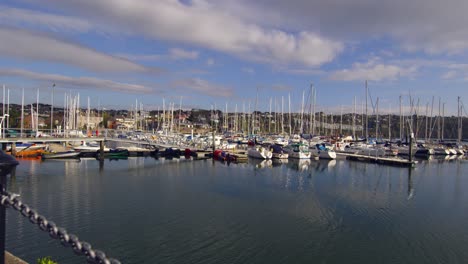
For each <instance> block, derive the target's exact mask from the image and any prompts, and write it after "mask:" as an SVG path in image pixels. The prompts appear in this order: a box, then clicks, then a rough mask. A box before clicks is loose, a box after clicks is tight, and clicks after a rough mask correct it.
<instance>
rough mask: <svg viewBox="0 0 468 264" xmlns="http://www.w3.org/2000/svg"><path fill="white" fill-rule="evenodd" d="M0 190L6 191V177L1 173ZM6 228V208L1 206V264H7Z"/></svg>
mask: <svg viewBox="0 0 468 264" xmlns="http://www.w3.org/2000/svg"><path fill="white" fill-rule="evenodd" d="M0 173H1V175H0V189H1V190H2V191H3V190H6V175H3V173H2V172H0ZM5 226H6V208H5V206H0V264H5V236H6V234H5Z"/></svg>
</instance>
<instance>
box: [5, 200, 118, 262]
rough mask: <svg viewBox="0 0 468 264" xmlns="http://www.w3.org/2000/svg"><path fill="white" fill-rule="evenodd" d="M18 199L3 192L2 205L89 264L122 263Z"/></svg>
mask: <svg viewBox="0 0 468 264" xmlns="http://www.w3.org/2000/svg"><path fill="white" fill-rule="evenodd" d="M18 197H19V195H18V194H15V193H10V192H6V191H3V192H2V196H1V205H2V206H5V207H6V208H9V207H10V208H13V209H15V210H16V211H18V212H20V213H21V214H22V215H23V216H24V217H27V218H28V219H29V221H31V223H33V224H37V225H38V227H39V229H41V230H42V231H45V232H47V233H49V235H50V237H52V238H54V239H58V240H60V243H62V245H64V246H65V247H71V248H72V249H73V252H75V254H77V255H85V256H86V259H87V261H88V263H95V264H120V261H118V260H116V259H113V258H108V257H107V256H106V254H105V253H104V252H102V251H100V250H96V249H93V248H92V247H91V245H90V244H89V243H88V242H85V241H80V240H79V239H78V237H77V236H76V235H74V234H69V233H68V232H67V231H66V230H65V229H64V228H61V227H58V226H57V225H55V223H54V222H52V221H49V220H47V218H45V217H44V216H42V215H40V214H38V213H37V212H36V210H34V209H32V208H31V207H29V206H28V205H27V204H24V203H22V202H21V200H19V199H18Z"/></svg>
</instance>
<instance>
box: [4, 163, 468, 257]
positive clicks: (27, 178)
mask: <svg viewBox="0 0 468 264" xmlns="http://www.w3.org/2000/svg"><path fill="white" fill-rule="evenodd" d="M285 161H286V160H285ZM98 169H99V162H98V161H97V160H95V159H90V160H82V162H70V161H63V162H62V161H61V162H58V161H57V162H52V161H50V162H49V161H47V162H39V163H37V162H34V161H27V162H24V163H22V164H20V166H19V167H18V171H17V173H16V175H17V176H16V180H11V181H10V182H11V186H10V187H11V189H12V191H15V190H16V191H17V192H19V193H21V194H22V198H23V200H24V201H25V202H28V203H30V204H32V205H34V207H36V208H37V209H38V211H39V212H41V213H42V214H44V215H46V216H48V217H51V218H52V219H53V220H54V221H55V222H56V223H57V224H60V225H63V226H66V227H67V228H68V227H70V229H71V230H73V231H76V233H77V234H78V235H80V236H83V237H86V238H87V240H89V242H91V243H92V244H93V245H97V246H96V247H98V245H106V246H107V248H106V251H108V252H109V254H111V255H112V256H116V257H118V258H120V259H121V260H122V262H124V263H201V262H210V263H237V262H244V263H299V264H302V263H304V264H305V263H310V262H311V260H314V261H313V262H320V263H322V262H323V263H345V262H346V261H347V260H348V258H349V256H353V257H355V258H359V260H364V261H361V262H360V263H375V262H378V263H404V262H405V261H404V260H407V259H413V260H417V261H416V262H427V263H435V262H440V261H439V260H440V259H445V257H446V256H451V261H447V262H450V263H463V262H464V260H466V259H468V252H467V251H466V247H465V245H466V243H465V242H466V241H465V240H466V239H465V238H468V230H466V229H465V228H462V227H463V225H464V224H465V220H466V219H468V195H467V194H466V193H465V192H464V191H463V190H464V188H465V187H467V186H468V177H467V176H466V175H465V174H466V173H465V172H466V171H467V170H468V163H467V162H462V161H460V160H454V161H453V162H452V161H451V162H440V163H438V162H423V163H419V164H417V166H416V168H414V169H408V168H400V167H392V166H383V165H378V164H368V163H363V162H350V161H346V160H318V161H314V160H313V161H310V160H297V159H296V160H292V159H291V160H288V161H287V162H283V161H279V160H254V159H249V161H248V163H244V164H235V163H233V164H231V165H230V166H227V164H223V163H219V162H216V163H212V162H211V161H191V160H185V159H180V160H179V159H173V160H166V159H164V158H161V159H158V160H154V159H152V158H129V159H128V160H121V161H115V162H114V161H110V162H109V161H108V160H105V162H104V170H103V171H102V174H101V175H98ZM32 171H34V173H32ZM64 174H65V177H64ZM12 177H13V176H12ZM9 217H10V219H9V220H10V221H9V222H8V224H9V226H8V230H7V232H8V233H9V235H8V236H7V245H9V247H10V248H11V249H12V250H13V251H14V253H16V254H18V255H20V256H22V257H24V258H25V259H26V260H27V261H29V262H30V263H33V261H34V260H35V258H36V257H37V255H41V256H42V255H53V256H57V260H59V262H60V263H72V264H74V263H81V262H80V261H81V260H82V259H80V258H75V257H74V256H73V255H71V254H68V253H70V252H68V251H67V250H66V249H62V248H60V247H53V246H51V245H50V243H40V244H37V243H36V244H34V243H30V241H41V239H42V236H43V234H42V233H40V232H37V230H36V229H37V228H36V227H35V226H33V225H31V224H30V223H29V221H28V220H27V219H23V217H22V216H21V215H20V214H9ZM129 223H131V225H129ZM285 226H287V228H285ZM33 227H34V228H33ZM142 234H143V235H142ZM349 245H352V246H351V247H350V246H349ZM408 245H413V246H408ZM148 248H158V250H157V251H152V252H151V253H148ZM389 248H390V249H391V250H389ZM395 252H398V254H397V255H398V256H397V257H395ZM178 253H180V254H178ZM293 253H294V254H293ZM243 254H245V255H243ZM70 255H71V256H70ZM232 256H242V258H241V259H235V260H233V257H232Z"/></svg>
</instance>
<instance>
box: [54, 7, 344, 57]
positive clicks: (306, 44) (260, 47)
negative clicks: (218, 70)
mask: <svg viewBox="0 0 468 264" xmlns="http://www.w3.org/2000/svg"><path fill="white" fill-rule="evenodd" d="M45 2H48V3H51V5H53V6H54V7H56V8H62V10H66V11H67V12H73V13H76V12H79V13H80V15H81V16H83V17H86V18H88V19H92V20H93V21H96V23H98V24H105V25H113V26H114V29H116V28H118V29H119V30H120V32H124V33H125V34H142V35H144V36H146V37H151V38H154V39H157V40H161V39H162V40H168V41H176V42H182V43H188V44H194V45H198V46H201V47H204V48H209V49H213V50H217V51H221V52H225V53H229V54H233V55H236V56H239V57H241V58H244V59H248V60H254V61H261V62H265V63H271V64H275V65H278V64H279V65H281V64H299V65H305V66H320V65H322V64H324V63H327V62H330V61H332V60H333V59H334V58H335V57H336V56H337V54H338V53H340V52H341V51H342V50H343V44H342V43H340V42H338V41H334V40H332V39H329V38H325V37H323V36H321V35H319V34H318V33H314V32H311V31H307V30H301V31H296V32H298V33H288V32H286V31H284V30H280V29H278V28H271V27H263V26H261V25H258V24H255V23H247V22H245V21H243V20H242V19H241V18H239V17H238V16H237V15H233V14H232V13H230V11H229V10H223V9H219V8H218V6H215V5H214V4H212V3H210V2H209V1H205V0H196V1H190V2H189V3H188V4H184V3H182V2H180V1H175V0H160V1H150V0H140V1H133V0H100V1H94V0H82V1H73V2H69V1H67V2H64V1H56V0H45Z"/></svg>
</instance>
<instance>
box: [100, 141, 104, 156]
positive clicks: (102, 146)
mask: <svg viewBox="0 0 468 264" xmlns="http://www.w3.org/2000/svg"><path fill="white" fill-rule="evenodd" d="M99 159H100V160H104V140H101V141H100V142H99Z"/></svg>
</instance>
